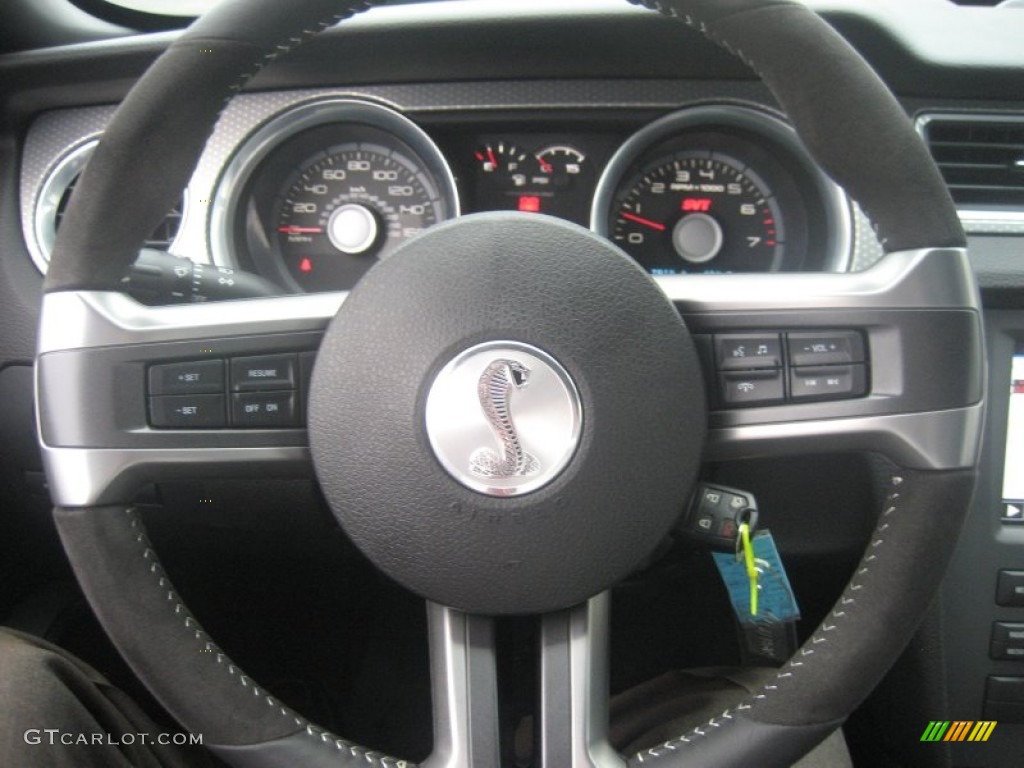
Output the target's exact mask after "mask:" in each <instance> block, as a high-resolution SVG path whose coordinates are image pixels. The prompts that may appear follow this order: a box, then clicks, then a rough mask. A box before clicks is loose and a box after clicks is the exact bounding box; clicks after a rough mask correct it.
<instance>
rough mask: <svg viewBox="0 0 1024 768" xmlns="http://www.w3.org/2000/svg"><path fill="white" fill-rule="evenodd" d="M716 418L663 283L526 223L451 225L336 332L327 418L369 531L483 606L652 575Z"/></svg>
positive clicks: (331, 338)
mask: <svg viewBox="0 0 1024 768" xmlns="http://www.w3.org/2000/svg"><path fill="white" fill-rule="evenodd" d="M506 339H507V340H508V341H505V340H506ZM706 421H707V413H706V409H705V405H704V383H703V377H702V376H701V372H700V363H699V361H698V359H697V355H696V351H695V350H694V347H693V343H692V340H691V339H690V337H689V334H688V333H687V331H686V328H685V326H684V325H683V322H682V319H681V318H680V316H679V314H678V312H676V310H675V308H674V307H673V306H672V304H671V303H670V302H669V301H668V300H667V299H666V298H665V296H664V294H663V293H662V292H661V291H660V290H659V289H658V287H657V286H656V285H655V284H654V283H653V281H652V280H651V278H650V277H649V276H647V275H646V274H645V273H644V272H643V271H642V270H640V269H639V268H638V267H637V266H636V264H635V263H633V262H632V261H631V260H630V259H629V258H628V257H627V256H626V255H625V254H623V253H622V252H621V251H620V250H619V249H618V248H616V247H615V246H613V245H611V244H610V243H608V242H607V241H606V240H603V239H601V238H599V237H597V236H596V235H594V234H593V233H591V232H589V231H587V230H585V229H583V228H581V227H577V226H575V225H573V224H568V223H566V222H564V221H560V220H556V219H552V218H549V217H546V216H539V215H525V214H518V213H493V214H481V215H474V216H465V217H463V218H461V219H458V220H456V221H452V222H448V223H446V224H442V225H438V226H436V227H432V228H431V229H430V230H428V231H426V232H424V233H423V234H421V235H420V236H419V237H417V238H415V239H414V240H411V241H410V242H409V243H407V244H406V245H404V246H403V247H401V248H399V249H398V250H396V251H395V253H394V254H393V255H392V256H390V257H389V258H388V259H385V260H384V261H382V262H380V263H379V264H377V265H376V266H374V267H373V268H372V269H371V270H370V271H369V272H368V273H367V275H366V276H365V277H364V278H363V279H362V280H361V281H360V282H359V284H358V285H357V286H356V288H355V290H354V291H353V292H352V293H351V294H350V295H349V297H348V298H347V299H346V301H345V302H344V304H343V305H342V307H341V310H340V311H339V312H338V315H337V317H336V318H335V320H334V322H333V323H332V325H331V327H330V328H329V329H328V331H327V334H326V335H325V337H324V341H323V343H322V344H321V346H320V352H319V355H318V357H317V363H316V369H315V371H314V374H313V381H312V388H311V396H310V407H309V429H310V446H311V448H312V452H313V459H314V463H315V466H316V470H317V473H318V476H319V478H320V483H321V487H322V488H323V491H324V494H325V496H326V498H327V500H328V502H329V503H330V505H331V508H332V510H333V511H334V513H335V515H336V516H337V518H338V520H339V522H340V523H341V525H342V527H343V528H344V529H345V531H346V533H348V535H349V536H350V538H351V539H352V540H353V541H354V542H355V543H356V544H357V545H358V546H359V547H360V548H361V549H362V550H363V551H364V552H365V553H366V555H367V556H368V557H370V559H371V560H373V561H374V563H375V564H376V565H377V566H378V567H380V568H381V569H382V570H384V571H385V572H386V573H388V574H389V575H390V576H392V577H393V578H395V579H396V580H398V581H400V582H401V583H403V584H405V585H406V586H408V587H409V588H411V589H413V590H414V591H416V592H418V593H420V594H422V595H424V596H425V597H428V598H430V599H431V600H433V601H435V602H438V603H442V604H445V605H451V606H454V607H457V608H461V609H463V610H467V611H475V612H480V613H531V612H543V611H549V610H555V609H559V608H565V607H568V606H570V605H574V604H576V603H579V602H582V601H583V600H585V599H586V598H588V597H590V596H592V595H594V594H596V593H598V592H600V591H601V590H603V589H606V588H607V587H609V586H611V585H612V584H614V583H615V582H616V581H617V580H619V579H621V578H622V577H623V576H625V575H626V574H628V573H629V572H630V571H631V570H632V569H634V568H635V567H636V566H637V564H638V563H639V562H640V561H641V560H642V559H643V558H644V556H646V555H647V554H648V553H649V552H651V551H652V550H653V549H654V548H655V547H656V546H657V545H658V544H659V543H660V542H661V541H662V539H663V537H664V536H665V535H666V533H667V532H668V530H669V528H670V527H671V525H672V524H673V523H674V522H675V520H676V518H677V517H678V516H679V513H680V511H681V510H682V508H683V506H684V505H685V503H686V500H687V498H688V495H689V491H690V486H691V485H692V482H693V479H694V477H695V475H696V471H697V468H698V466H699V462H700V457H701V454H702V451H703V439H704V433H705V429H706ZM382 478H385V479H384V480H382ZM637 499H643V502H642V512H640V511H638V507H637Z"/></svg>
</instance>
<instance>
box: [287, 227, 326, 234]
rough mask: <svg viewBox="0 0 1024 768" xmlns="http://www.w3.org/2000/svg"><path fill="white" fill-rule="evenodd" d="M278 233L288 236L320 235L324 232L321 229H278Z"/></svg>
mask: <svg viewBox="0 0 1024 768" xmlns="http://www.w3.org/2000/svg"><path fill="white" fill-rule="evenodd" d="M277 231H278V232H284V233H285V234H288V235H319V234H321V233H322V232H323V231H324V230H323V228H321V227H278V228H277Z"/></svg>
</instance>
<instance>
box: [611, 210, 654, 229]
mask: <svg viewBox="0 0 1024 768" xmlns="http://www.w3.org/2000/svg"><path fill="white" fill-rule="evenodd" d="M619 215H620V216H622V218H624V219H629V220H630V221H635V222H636V223H637V224H643V225H644V226H645V227H650V228H651V229H656V230H658V231H659V232H664V231H665V225H664V224H659V223H658V222H656V221H651V220H650V219H645V218H644V217H643V216H637V215H636V214H635V213H628V212H626V211H623V212H622V213H621V214H619Z"/></svg>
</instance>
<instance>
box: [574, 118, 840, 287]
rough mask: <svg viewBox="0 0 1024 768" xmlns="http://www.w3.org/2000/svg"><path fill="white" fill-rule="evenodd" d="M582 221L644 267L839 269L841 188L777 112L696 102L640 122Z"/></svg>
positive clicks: (671, 271)
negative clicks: (643, 123) (645, 123)
mask: <svg viewBox="0 0 1024 768" xmlns="http://www.w3.org/2000/svg"><path fill="white" fill-rule="evenodd" d="M590 223H591V228H592V229H593V230H594V231H595V232H597V233H598V234H600V235H604V236H605V237H607V238H609V239H610V240H612V241H613V242H615V243H616V244H617V245H619V246H621V247H622V248H623V250H625V251H626V252H627V253H628V254H629V255H630V256H632V257H633V258H634V259H636V261H637V262H638V263H639V264H640V266H642V267H643V268H644V269H646V270H647V271H648V272H650V273H651V274H653V275H676V274H688V273H691V274H692V273H705V274H718V273H733V272H775V271H781V270H794V271H795V270H843V269H845V268H846V265H847V263H848V261H849V255H850V245H851V240H852V238H851V228H850V207H849V201H848V200H847V198H846V196H845V194H844V193H843V192H842V190H840V189H839V187H837V186H836V185H835V184H834V183H833V182H832V181H831V180H830V179H828V177H827V176H825V174H824V173H823V172H822V171H821V170H820V168H818V166H817V165H816V164H815V162H814V161H813V160H812V159H811V157H810V155H809V154H808V153H807V150H806V149H805V148H804V147H803V145H802V144H801V143H800V141H799V139H798V138H797V136H796V133H795V132H794V131H793V129H792V128H790V127H789V126H788V125H786V124H785V123H783V122H782V121H781V120H779V119H778V118H775V117H772V116H770V115H767V114H765V113H763V112H760V111H757V110H754V109H750V108H746V107H738V106H731V105H730V106H725V105H723V106H701V107H692V108H690V109H684V110H681V111H679V112H675V113H672V114H670V115H667V116H665V117H663V118H661V119H659V120H656V121H654V122H653V123H651V124H650V125H648V126H646V127H645V128H642V129H641V130H640V131H638V132H637V133H635V134H634V135H633V136H632V137H630V138H629V139H628V140H626V142H625V143H623V144H622V146H621V147H620V148H619V149H618V150H617V151H616V152H615V154H614V155H613V156H612V158H611V160H610V161H609V162H608V165H607V167H606V168H605V170H604V173H603V174H602V175H601V178H600V180H599V181H598V183H597V190H596V192H595V194H594V201H593V206H592V208H591V218H590Z"/></svg>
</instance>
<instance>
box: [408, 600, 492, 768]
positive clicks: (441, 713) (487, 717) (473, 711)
mask: <svg viewBox="0 0 1024 768" xmlns="http://www.w3.org/2000/svg"><path fill="white" fill-rule="evenodd" d="M427 622H428V631H429V634H430V676H431V686H432V689H433V711H434V750H433V753H432V754H431V756H430V757H429V758H428V759H427V760H426V761H425V762H424V763H423V768H461V767H465V768H473V767H474V766H475V767H476V768H485V767H486V766H493V765H500V764H501V759H500V756H501V745H500V735H499V719H498V679H497V674H498V673H497V658H496V649H495V641H494V620H493V619H491V618H489V617H485V616H479V615H476V614H469V613H463V612H462V611H458V610H455V609H454V608H448V607H445V606H441V605H438V604H437V603H428V604H427Z"/></svg>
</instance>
